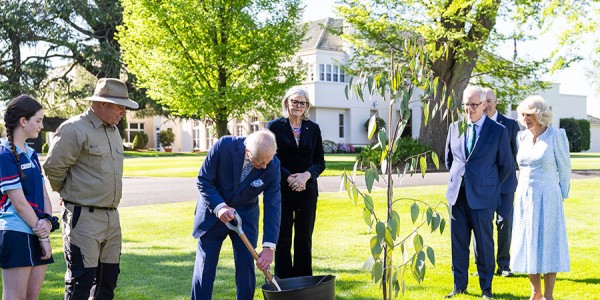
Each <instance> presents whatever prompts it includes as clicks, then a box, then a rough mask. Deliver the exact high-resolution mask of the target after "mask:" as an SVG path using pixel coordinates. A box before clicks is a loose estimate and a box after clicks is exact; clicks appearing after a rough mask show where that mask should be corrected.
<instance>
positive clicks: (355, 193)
mask: <svg viewBox="0 0 600 300" xmlns="http://www.w3.org/2000/svg"><path fill="white" fill-rule="evenodd" d="M352 200H354V204H358V188H357V187H356V185H355V184H353V185H352Z"/></svg>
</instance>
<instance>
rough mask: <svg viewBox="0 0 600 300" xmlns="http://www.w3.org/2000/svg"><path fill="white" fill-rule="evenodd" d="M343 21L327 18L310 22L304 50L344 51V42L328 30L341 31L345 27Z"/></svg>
mask: <svg viewBox="0 0 600 300" xmlns="http://www.w3.org/2000/svg"><path fill="white" fill-rule="evenodd" d="M343 23H344V22H343V20H342V19H334V18H326V19H320V20H315V21H312V22H308V31H307V32H306V39H305V40H304V41H303V42H302V47H301V49H302V50H306V49H321V50H332V51H343V45H344V43H343V40H342V38H341V37H340V36H339V35H336V34H335V33H333V32H331V31H330V30H328V29H335V30H339V29H341V28H342V26H343Z"/></svg>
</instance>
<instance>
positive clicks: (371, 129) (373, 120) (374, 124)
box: [367, 114, 377, 140]
mask: <svg viewBox="0 0 600 300" xmlns="http://www.w3.org/2000/svg"><path fill="white" fill-rule="evenodd" d="M376 129H377V115H375V114H373V115H372V116H371V118H369V130H368V131H369V134H368V135H367V137H368V138H369V140H370V139H372V138H373V135H375V130H376Z"/></svg>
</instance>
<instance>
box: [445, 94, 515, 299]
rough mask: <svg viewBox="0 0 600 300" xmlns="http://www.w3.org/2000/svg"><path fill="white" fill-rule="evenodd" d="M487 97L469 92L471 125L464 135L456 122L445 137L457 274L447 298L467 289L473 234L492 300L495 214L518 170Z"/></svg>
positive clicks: (467, 113) (466, 103)
mask: <svg viewBox="0 0 600 300" xmlns="http://www.w3.org/2000/svg"><path fill="white" fill-rule="evenodd" d="M484 99H485V94H484V92H483V90H482V89H481V88H479V87H467V88H466V89H465V91H464V93H463V100H462V105H463V108H464V110H465V116H466V122H467V124H468V126H467V128H466V131H465V132H462V133H461V130H459V124H458V123H459V122H454V123H452V124H451V125H450V128H449V130H448V137H447V139H446V168H448V170H449V171H450V173H449V179H448V190H447V192H446V199H447V200H448V204H450V206H451V212H452V219H451V220H450V236H451V241H452V274H453V276H454V289H453V290H452V292H451V293H450V294H448V295H447V296H446V298H451V297H453V296H455V295H458V294H462V293H464V292H465V291H466V289H467V284H468V269H469V244H470V239H471V231H472V232H473V234H474V236H475V240H476V241H477V253H478V260H477V270H478V272H479V286H480V287H481V290H482V295H483V298H484V299H493V295H492V279H493V277H494V265H495V263H494V239H493V227H494V225H493V219H494V211H495V209H496V207H498V206H499V205H500V185H501V184H502V183H503V182H504V181H505V180H506V178H508V176H509V175H510V173H511V172H513V171H514V167H513V161H512V160H513V158H512V155H511V154H510V153H511V152H510V147H509V142H508V134H507V132H506V129H505V128H504V126H502V125H500V124H498V123H496V122H494V121H492V120H490V119H489V118H487V117H486V116H485V115H484V114H483V109H484V107H485V101H484Z"/></svg>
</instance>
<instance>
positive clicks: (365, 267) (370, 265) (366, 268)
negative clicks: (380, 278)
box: [361, 256, 375, 272]
mask: <svg viewBox="0 0 600 300" xmlns="http://www.w3.org/2000/svg"><path fill="white" fill-rule="evenodd" d="M374 264H375V260H374V259H373V257H372V256H370V257H369V258H367V260H365V262H364V263H363V266H362V269H361V270H362V271H364V272H366V271H369V272H371V270H372V269H373V265H374Z"/></svg>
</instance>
